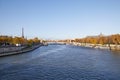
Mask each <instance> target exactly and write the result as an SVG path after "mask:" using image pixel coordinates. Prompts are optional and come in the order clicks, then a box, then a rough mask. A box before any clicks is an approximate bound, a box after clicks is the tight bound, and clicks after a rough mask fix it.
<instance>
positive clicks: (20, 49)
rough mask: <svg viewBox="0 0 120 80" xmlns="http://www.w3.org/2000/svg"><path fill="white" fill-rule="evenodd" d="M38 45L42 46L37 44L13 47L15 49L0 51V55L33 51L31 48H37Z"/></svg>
mask: <svg viewBox="0 0 120 80" xmlns="http://www.w3.org/2000/svg"><path fill="white" fill-rule="evenodd" d="M40 46H42V45H41V44H39V45H34V46H32V47H27V48H25V47H24V48H23V47H19V49H18V48H17V50H15V49H14V50H15V51H9V52H3V53H0V57H2V56H9V55H15V54H21V53H26V52H30V51H33V50H35V49H37V48H39V47H40Z"/></svg>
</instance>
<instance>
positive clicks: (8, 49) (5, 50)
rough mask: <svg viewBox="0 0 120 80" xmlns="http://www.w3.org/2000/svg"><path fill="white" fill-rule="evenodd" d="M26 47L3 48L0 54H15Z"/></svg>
mask: <svg viewBox="0 0 120 80" xmlns="http://www.w3.org/2000/svg"><path fill="white" fill-rule="evenodd" d="M24 48H25V46H18V47H17V46H10V47H1V48H0V53H6V52H13V51H19V50H22V49H24Z"/></svg>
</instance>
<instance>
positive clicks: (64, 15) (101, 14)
mask: <svg viewBox="0 0 120 80" xmlns="http://www.w3.org/2000/svg"><path fill="white" fill-rule="evenodd" d="M22 27H23V28H24V33H25V37H27V38H32V37H35V36H37V37H39V38H44V39H66V38H81V37H85V36H88V35H99V34H100V33H103V34H105V35H111V34H116V33H119V32H120V1H119V0H0V35H10V36H21V29H22Z"/></svg>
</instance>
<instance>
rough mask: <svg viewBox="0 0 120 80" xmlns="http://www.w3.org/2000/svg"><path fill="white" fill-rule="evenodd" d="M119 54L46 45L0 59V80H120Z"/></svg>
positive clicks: (69, 46) (75, 47)
mask: <svg viewBox="0 0 120 80" xmlns="http://www.w3.org/2000/svg"><path fill="white" fill-rule="evenodd" d="M119 79H120V52H118V51H117V52H116V51H108V50H99V49H92V48H84V47H78V46H71V45H49V46H43V47H40V48H38V49H36V50H34V51H32V52H29V53H25V54H19V55H13V56H7V57H0V80H119Z"/></svg>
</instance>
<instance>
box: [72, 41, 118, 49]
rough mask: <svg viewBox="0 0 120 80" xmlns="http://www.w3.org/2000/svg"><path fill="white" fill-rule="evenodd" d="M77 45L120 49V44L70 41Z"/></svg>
mask: <svg viewBox="0 0 120 80" xmlns="http://www.w3.org/2000/svg"><path fill="white" fill-rule="evenodd" d="M70 44H72V45H75V46H83V47H90V48H96V49H107V50H117V51H120V45H114V44H109V45H108V44H105V45H102V44H90V43H76V42H73V43H70Z"/></svg>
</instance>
